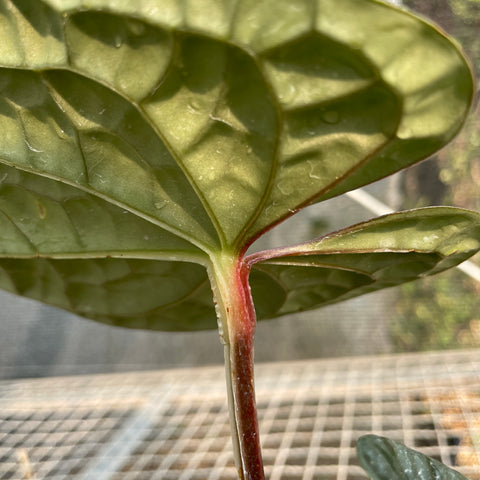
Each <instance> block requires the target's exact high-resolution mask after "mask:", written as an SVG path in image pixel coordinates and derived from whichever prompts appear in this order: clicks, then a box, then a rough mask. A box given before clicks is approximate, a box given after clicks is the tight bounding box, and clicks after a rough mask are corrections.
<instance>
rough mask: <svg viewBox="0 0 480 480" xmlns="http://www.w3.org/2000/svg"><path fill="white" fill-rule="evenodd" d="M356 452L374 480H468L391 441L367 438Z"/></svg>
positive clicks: (370, 436) (432, 460)
mask: <svg viewBox="0 0 480 480" xmlns="http://www.w3.org/2000/svg"><path fill="white" fill-rule="evenodd" d="M357 451H358V457H359V460H360V463H361V465H362V466H363V468H364V469H365V470H366V471H367V473H368V474H369V475H370V477H371V478H372V479H373V480H467V478H466V477H464V476H463V475H462V474H461V473H459V472H457V471H456V470H453V469H451V468H449V467H447V466H446V465H444V464H443V463H441V462H439V461H437V460H434V459H433V458H430V457H427V456H426V455H423V454H422V453H420V452H417V451H415V450H412V449H410V448H408V447H405V446H404V445H402V444H400V443H397V442H394V441H392V440H389V439H388V438H383V437H379V436H376V435H365V436H364V437H361V438H360V439H359V440H358V443H357Z"/></svg>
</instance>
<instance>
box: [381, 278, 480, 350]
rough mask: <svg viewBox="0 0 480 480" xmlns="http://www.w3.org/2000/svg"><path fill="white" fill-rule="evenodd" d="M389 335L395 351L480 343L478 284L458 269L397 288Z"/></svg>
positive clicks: (479, 288) (466, 345)
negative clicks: (393, 315) (398, 291)
mask: <svg viewBox="0 0 480 480" xmlns="http://www.w3.org/2000/svg"><path fill="white" fill-rule="evenodd" d="M400 292H401V293H400V298H399V299H398V301H397V302H396V305H395V307H394V308H395V319H394V321H393V322H392V324H391V326H390V328H391V331H390V333H391V338H392V341H393V344H394V348H395V350H396V351H408V352H411V351H424V350H437V349H447V348H459V347H474V346H478V345H480V304H479V302H478V297H479V295H480V287H479V286H476V285H475V282H473V281H472V280H471V279H469V278H468V277H466V276H465V275H464V274H463V273H461V272H459V271H449V272H447V273H445V275H442V276H441V277H437V278H425V279H424V280H423V281H422V282H416V283H408V284H405V285H402V287H401V288H400Z"/></svg>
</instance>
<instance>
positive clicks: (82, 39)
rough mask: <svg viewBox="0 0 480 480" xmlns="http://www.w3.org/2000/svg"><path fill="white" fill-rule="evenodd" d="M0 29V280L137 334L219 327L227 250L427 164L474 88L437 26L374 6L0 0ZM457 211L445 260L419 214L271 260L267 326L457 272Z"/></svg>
mask: <svg viewBox="0 0 480 480" xmlns="http://www.w3.org/2000/svg"><path fill="white" fill-rule="evenodd" d="M272 12H275V14H274V15H272ZM0 25H1V28H0V131H1V132H2V134H1V135H0V258H1V259H0V269H1V270H0V272H1V276H0V286H1V287H2V288H5V289H7V290H9V291H13V292H15V293H18V294H20V295H24V296H28V297H31V298H36V299H38V300H41V301H45V302H48V303H51V304H53V305H56V306H59V307H61V308H65V309H67V310H71V311H73V312H75V313H78V314H80V315H83V316H87V317H90V318H94V319H96V320H100V321H104V322H107V323H113V324H120V325H124V326H129V327H141V328H155V329H167V330H170V329H180V330H181V329H185V330H188V329H199V328H215V326H216V322H215V314H214V308H213V304H212V294H211V291H210V287H209V286H208V285H209V284H208V277H207V273H206V270H205V267H208V266H209V265H211V262H212V259H214V258H215V257H216V256H217V255H218V254H219V252H221V251H227V252H233V254H234V255H238V254H239V252H243V251H246V248H247V247H248V246H249V245H250V244H251V243H252V242H253V241H254V239H255V238H257V237H258V236H260V235H261V234H262V233H264V232H265V231H266V230H267V229H269V228H271V227H272V226H274V225H275V224H277V223H278V222H280V221H281V220H283V219H285V218H286V217H289V216H291V215H292V214H293V213H295V211H296V210H298V209H299V208H301V207H303V206H305V205H307V204H309V203H312V202H316V201H321V200H324V199H326V198H330V197H332V196H334V195H338V194H341V193H343V192H345V191H348V190H349V189H352V188H356V187H358V186H360V185H364V184H367V183H369V182H372V181H374V180H377V179H379V178H382V177H384V176H386V175H389V174H390V173H393V172H395V171H397V170H399V169H401V168H404V167H406V166H408V165H411V164H413V163H415V162H417V161H419V160H420V159H423V158H424V157H426V156H428V155H430V154H431V153H433V152H434V151H435V150H437V149H438V148H439V147H441V146H442V145H444V144H445V143H446V142H448V141H449V140H450V139H451V138H452V137H453V136H454V134H455V133H456V132H457V131H458V129H459V128H460V126H461V124H462V122H463V120H464V118H465V116H466V114H467V112H468V109H469V106H470V102H471V98H472V92H473V83H472V78H471V73H470V70H469V68H468V65H467V63H466V61H465V60H464V58H463V56H462V54H461V52H459V51H458V49H457V48H456V47H455V46H454V45H453V44H452V43H451V42H450V41H449V40H448V39H447V38H446V37H445V36H444V35H443V34H442V33H441V32H439V31H437V30H436V29H435V28H434V27H432V26H430V25H428V24H426V23H424V22H423V21H421V20H419V19H416V18H414V17H413V16H411V15H410V14H408V13H407V12H404V11H399V10H395V9H393V8H392V7H390V6H388V5H385V4H383V3H381V2H378V1H375V0H321V1H320V0H275V1H273V0H266V1H262V2H258V1H255V2H254V1H251V0H228V1H225V2H216V1H213V0H195V1H193V0H189V1H186V2H177V1H174V0H144V1H142V2H125V1H123V0H93V1H90V0H89V1H86V0H0ZM419 70H421V75H418V74H417V73H418V71H419ZM451 214H452V215H454V216H455V215H458V216H462V215H463V217H465V218H466V217H468V220H465V222H464V223H462V225H461V227H459V229H458V232H457V233H458V234H459V235H461V236H462V235H463V236H464V237H462V241H461V242H460V244H459V247H458V251H455V252H454V251H451V249H450V250H448V249H446V247H445V242H447V243H448V241H450V240H448V239H450V238H451V235H452V232H450V230H441V232H438V236H439V239H440V241H439V242H438V244H436V243H435V242H433V243H432V242H431V241H430V242H429V241H426V242H424V241H423V240H422V238H420V237H418V236H417V237H416V236H414V237H411V234H412V232H414V231H415V229H414V228H413V229H412V227H411V225H412V222H413V223H415V222H417V221H418V220H419V217H418V215H423V214H417V213H411V214H405V215H407V217H408V215H410V216H411V217H408V218H410V220H408V221H410V222H411V223H410V224H408V221H407V220H405V218H407V217H392V219H391V220H389V221H391V222H393V223H391V224H389V225H393V224H395V225H397V227H395V228H396V230H395V229H394V230H392V231H390V230H386V231H382V232H380V233H379V234H374V233H371V232H370V230H369V232H370V233H365V232H366V230H368V229H371V228H373V225H374V224H368V226H366V227H365V229H366V230H365V232H363V231H362V232H363V233H362V234H361V235H360V236H359V237H358V238H359V240H358V242H357V243H355V242H353V244H352V245H351V246H350V247H348V246H345V245H341V244H340V243H338V242H339V239H340V238H347V236H348V238H349V239H351V238H353V236H352V235H350V233H351V232H350V233H349V232H347V231H346V232H345V233H344V234H341V235H339V236H338V235H337V236H333V237H328V238H327V239H323V240H321V241H320V242H318V243H315V242H314V243H310V244H308V245H305V246H303V247H298V248H300V250H296V251H295V252H296V253H295V254H294V250H289V251H285V252H284V257H281V258H280V257H278V258H275V259H273V258H268V259H267V257H268V255H264V256H263V257H262V256H260V257H259V258H257V263H256V264H255V265H254V266H253V270H252V274H251V284H252V290H253V295H254V297H255V304H256V308H257V313H258V316H259V318H270V317H274V316H278V315H282V314H284V313H288V312H293V311H298V310H304V309H309V308H315V307H317V306H321V305H324V304H328V303H332V302H335V301H339V300H343V299H345V298H349V297H352V296H355V295H359V294H362V293H366V292H369V291H373V290H376V289H379V288H384V287H387V286H391V285H396V284H398V283H401V282H403V281H405V280H410V279H413V278H416V277H418V276H419V275H423V274H427V273H432V272H436V271H439V270H441V269H442V268H444V266H447V265H451V264H454V263H458V262H459V261H460V260H462V259H463V258H465V257H467V256H468V255H471V254H472V253H474V251H475V249H476V248H478V245H477V244H476V243H475V242H476V240H475V239H476V238H478V231H477V230H475V228H476V227H475V225H477V224H478V217H477V216H475V215H473V214H471V215H470V216H468V214H467V213H461V212H460V213H458V214H457V213H455V212H453V211H452V212H451ZM425 215H426V218H427V217H428V219H429V220H428V219H427V220H425V222H426V223H427V224H428V229H429V231H430V230H431V231H433V229H434V228H437V227H439V226H442V223H441V221H439V222H437V223H435V221H434V220H433V219H434V218H437V217H436V215H437V214H436V213H435V212H434V211H433V210H431V211H429V212H428V213H425ZM438 218H439V217H438ZM402 222H403V223H402ZM407 224H408V225H407ZM375 225H377V224H375ZM378 225H380V224H378ZM378 225H377V226H378ZM382 225H383V224H382ZM362 228H363V227H362ZM379 228H380V227H379ZM401 232H403V233H401ZM342 235H343V236H342ZM349 235H350V236H349ZM431 235H434V233H431ZM429 238H430V237H429ZM466 239H469V240H466ZM409 241H411V243H408V242H409ZM335 242H336V243H335ZM385 242H387V243H385ZM388 242H390V243H388ZM392 242H393V243H394V245H393V246H392ZM442 242H443V243H442ZM450 243H451V242H450ZM449 245H450V244H449ZM327 247H328V248H327ZM334 247H335V248H336V250H335V252H333V250H332V248H334ZM400 247H401V248H400ZM302 248H303V250H301V249H302ZM329 248H330V250H329ZM349 248H350V250H348V249H349ZM447 250H448V251H447ZM312 252H314V253H312ZM405 252H410V253H405ZM293 255H294V256H293ZM302 255H303V256H304V257H305V259H303V260H302ZM307 256H308V260H307V259H306V257H307ZM287 257H288V258H287ZM314 257H315V258H314ZM317 257H318V258H317ZM260 260H261V261H260ZM302 262H303V263H302ZM367 264H368V265H367ZM372 269H373V270H372ZM147 285H153V288H147ZM319 290H321V291H322V293H321V294H319V293H318V291H319ZM137 299H138V302H137V303H135V302H136V300H137Z"/></svg>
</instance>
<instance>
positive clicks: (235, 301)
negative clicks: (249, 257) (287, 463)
mask: <svg viewBox="0 0 480 480" xmlns="http://www.w3.org/2000/svg"><path fill="white" fill-rule="evenodd" d="M216 265H217V269H216V272H215V279H214V285H215V286H216V288H214V293H215V295H216V297H217V299H218V301H219V302H218V303H219V309H218V310H219V311H218V313H219V316H220V324H221V325H220V326H221V330H222V331H223V338H224V341H225V343H226V350H225V353H226V358H225V362H226V367H227V383H229V385H230V386H231V388H230V389H229V402H232V403H233V408H231V410H230V412H231V414H232V415H233V418H232V419H231V420H232V421H231V424H232V430H233V431H232V435H233V436H234V449H235V450H236V451H237V454H238V455H236V456H237V457H238V456H239V458H237V459H236V462H237V468H238V474H239V478H240V479H241V480H264V478H265V475H264V471H263V461H262V453H261V449H260V439H259V429H258V420H257V407H256V403H255V385H254V363H253V337H254V333H255V325H256V318H255V309H254V306H253V301H252V297H251V293H250V286H249V284H248V275H249V267H248V266H247V265H246V264H245V263H244V262H243V260H242V259H241V258H239V257H235V256H231V257H224V258H219V259H217V262H216ZM222 317H223V318H222ZM228 377H229V378H228ZM235 437H236V438H235Z"/></svg>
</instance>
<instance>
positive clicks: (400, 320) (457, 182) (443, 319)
mask: <svg viewBox="0 0 480 480" xmlns="http://www.w3.org/2000/svg"><path fill="white" fill-rule="evenodd" d="M404 3H405V4H406V5H407V6H408V7H410V8H412V9H413V10H416V11H417V12H420V13H422V14H424V15H425V16H427V17H428V18H431V19H432V20H434V21H436V22H438V23H439V24H440V25H441V26H442V27H443V28H444V29H445V30H446V31H447V32H448V33H450V34H451V35H453V36H454V37H455V38H457V39H458V41H459V42H460V43H461V45H462V47H463V48H464V50H465V52H466V54H467V55H468V57H469V58H470V60H471V63H472V66H473V69H474V71H475V74H476V78H477V101H476V105H475V107H474V109H473V111H472V114H471V115H470V117H469V119H468V121H467V123H466V125H465V127H464V129H463V130H462V132H461V134H460V135H459V136H458V137H457V138H456V139H455V140H454V141H453V142H452V143H451V144H450V145H449V146H448V147H447V148H445V149H444V150H443V151H441V152H440V153H439V154H438V155H436V156H435V157H433V158H431V159H429V160H427V161H425V162H423V163H421V164H420V165H417V166H416V167H413V168H412V169H410V170H408V171H407V172H405V174H404V177H403V187H404V191H405V200H404V204H403V205H402V207H403V208H412V207H420V206H426V205H434V204H446V205H456V206H459V207H464V208H471V209H474V210H478V209H480V194H479V191H480V105H479V102H478V92H479V90H480V82H479V80H478V79H479V77H480V35H479V29H480V1H479V0H448V1H447V0H444V1H438V2H425V1H421V0H407V1H405V2H404ZM411 199H415V201H414V202H413V201H412V200H411ZM472 260H473V261H474V262H475V263H476V264H479V261H480V258H479V256H478V255H477V256H476V257H475V258H473V259H472ZM479 298H480V284H479V283H478V282H475V281H474V280H472V279H470V278H468V277H467V276H466V275H465V274H463V273H461V272H459V271H449V272H446V273H445V274H443V275H441V276H437V277H432V278H428V279H427V278H426V279H424V280H422V281H419V282H415V283H411V284H406V285H403V286H402V287H401V288H399V293H398V296H397V299H396V301H394V305H393V310H394V316H393V319H392V322H391V326H390V334H391V340H392V343H393V348H394V349H395V350H396V351H419V350H433V349H448V348H459V347H476V346H479V345H480V301H479Z"/></svg>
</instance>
